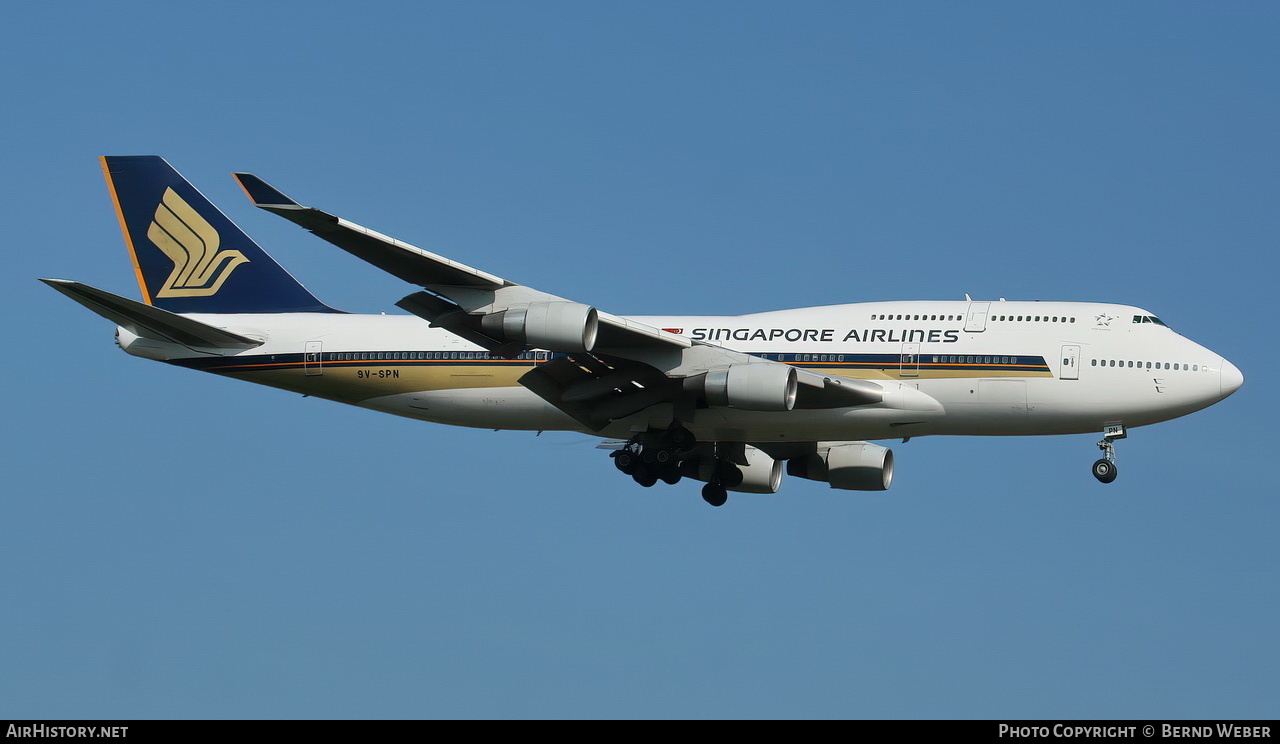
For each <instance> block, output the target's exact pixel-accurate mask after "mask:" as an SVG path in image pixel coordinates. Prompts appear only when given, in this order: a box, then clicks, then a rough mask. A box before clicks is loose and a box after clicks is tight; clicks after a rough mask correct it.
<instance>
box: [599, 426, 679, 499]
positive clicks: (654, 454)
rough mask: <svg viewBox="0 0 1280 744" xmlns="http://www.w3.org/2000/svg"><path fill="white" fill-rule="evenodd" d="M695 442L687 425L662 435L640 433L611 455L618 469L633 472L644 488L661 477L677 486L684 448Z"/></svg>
mask: <svg viewBox="0 0 1280 744" xmlns="http://www.w3.org/2000/svg"><path fill="white" fill-rule="evenodd" d="M693 444H696V440H695V439H694V436H693V434H692V433H690V432H689V430H688V429H685V428H683V427H678V428H675V429H671V430H669V431H666V432H663V433H662V435H660V436H652V435H649V436H644V435H637V436H635V437H633V438H632V439H631V441H630V442H627V446H625V447H623V448H622V449H620V450H616V451H614V452H613V453H612V454H611V455H610V457H612V458H613V464H614V466H615V467H616V468H618V470H621V471H622V472H624V473H626V474H627V475H629V476H631V478H632V480H634V481H635V482H636V483H639V484H640V485H642V486H644V487H645V488H649V487H650V486H653V485H654V484H656V483H657V482H658V481H662V482H663V483H666V484H668V485H672V486H674V485H675V484H677V483H679V482H680V478H681V474H680V455H681V454H682V450H683V449H685V448H687V447H689V446H691V445H693Z"/></svg>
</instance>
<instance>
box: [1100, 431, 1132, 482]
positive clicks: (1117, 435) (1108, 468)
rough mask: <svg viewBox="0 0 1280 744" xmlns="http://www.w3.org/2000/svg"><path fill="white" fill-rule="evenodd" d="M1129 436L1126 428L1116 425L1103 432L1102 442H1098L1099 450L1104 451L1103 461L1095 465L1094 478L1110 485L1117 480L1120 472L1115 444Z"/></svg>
mask: <svg viewBox="0 0 1280 744" xmlns="http://www.w3.org/2000/svg"><path fill="white" fill-rule="evenodd" d="M1127 436H1129V435H1128V434H1126V433H1125V430H1124V427H1123V426H1121V425H1119V424H1115V425H1113V426H1108V427H1107V428H1106V429H1104V430H1103V432H1102V441H1100V442H1098V449H1100V450H1102V459H1101V460H1098V461H1097V462H1095V463H1093V477H1094V478H1097V479H1098V480H1099V481H1101V482H1103V483H1110V482H1111V481H1113V480H1115V479H1116V475H1118V472H1117V470H1116V446H1115V444H1114V442H1115V440H1117V439H1124V438H1125V437H1127Z"/></svg>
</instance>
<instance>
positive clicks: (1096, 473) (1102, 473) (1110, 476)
mask: <svg viewBox="0 0 1280 744" xmlns="http://www.w3.org/2000/svg"><path fill="white" fill-rule="evenodd" d="M1116 475H1117V473H1116V464H1115V463H1114V462H1111V461H1110V460H1107V459H1102V460H1098V461H1097V462H1095V463H1094V464H1093V477H1094V478H1097V479H1098V480H1100V481H1102V482H1103V483H1110V482H1111V481H1113V480H1115V479H1116Z"/></svg>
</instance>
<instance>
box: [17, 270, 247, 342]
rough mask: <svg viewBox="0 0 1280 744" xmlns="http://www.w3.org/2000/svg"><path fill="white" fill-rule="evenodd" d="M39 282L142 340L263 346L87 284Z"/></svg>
mask: <svg viewBox="0 0 1280 744" xmlns="http://www.w3.org/2000/svg"><path fill="white" fill-rule="evenodd" d="M40 281H42V282H44V283H45V284H48V285H49V286H50V287H53V288H54V289H56V290H58V291H59V292H61V293H62V294H64V295H66V296H67V297H70V298H71V299H73V300H75V301H76V302H78V303H80V304H81V305H84V306H85V307H87V308H89V309H90V310H92V311H93V312H95V313H97V314H98V315H101V316H102V317H104V318H106V319H107V320H109V321H111V322H113V323H115V324H116V325H118V326H120V327H121V328H124V329H125V330H127V331H129V332H130V333H135V334H137V335H139V336H143V337H146V338H150V339H155V340H157V341H168V342H170V343H175V344H181V345H182V346H187V347H193V346H194V347H200V348H206V349H237V350H240V349H252V348H253V347H255V346H261V345H262V341H259V340H256V339H252V338H248V337H246V336H241V335H239V334H237V333H232V332H230V331H225V330H223V329H221V328H217V327H215V326H211V325H209V324H208V323H201V322H200V321H198V320H192V319H191V318H187V317H184V316H182V315H178V314H177V313H171V312H169V311H168V310H161V309H160V308H158V307H152V306H151V305H144V304H143V303H141V302H138V301H137V300H130V299H128V298H127V297H121V296H119V295H114V294H111V293H110V292H105V291H103V290H101V289H97V288H95V287H90V286H89V285H87V284H81V283H80V282H73V281H69V280H66V279H41V280H40Z"/></svg>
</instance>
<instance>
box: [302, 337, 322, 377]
mask: <svg viewBox="0 0 1280 744" xmlns="http://www.w3.org/2000/svg"><path fill="white" fill-rule="evenodd" d="M323 355H324V351H323V348H322V347H321V345H320V342H319V341H308V342H307V347H306V350H305V351H303V352H302V368H303V369H305V370H306V374H307V376H308V377H310V376H312V375H320V374H324V371H323V370H322V369H321V368H320V360H321V358H322V357H323Z"/></svg>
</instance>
